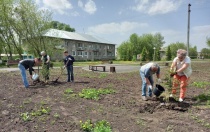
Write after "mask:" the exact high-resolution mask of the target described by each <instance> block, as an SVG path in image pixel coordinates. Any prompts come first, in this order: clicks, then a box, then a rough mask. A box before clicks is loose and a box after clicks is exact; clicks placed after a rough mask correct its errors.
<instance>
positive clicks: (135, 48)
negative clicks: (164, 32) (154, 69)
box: [118, 33, 165, 60]
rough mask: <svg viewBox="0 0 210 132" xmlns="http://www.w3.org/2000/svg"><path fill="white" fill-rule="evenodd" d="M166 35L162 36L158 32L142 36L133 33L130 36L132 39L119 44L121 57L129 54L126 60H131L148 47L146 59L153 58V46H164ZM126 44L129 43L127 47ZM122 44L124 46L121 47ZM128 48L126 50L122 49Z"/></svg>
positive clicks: (158, 47) (157, 47)
mask: <svg viewBox="0 0 210 132" xmlns="http://www.w3.org/2000/svg"><path fill="white" fill-rule="evenodd" d="M163 39H164V37H162V36H161V34H160V33H157V34H155V35H152V34H143V35H142V36H138V35H137V34H135V33H134V34H132V35H131V36H130V39H129V40H128V41H126V42H123V43H122V44H121V45H120V46H119V48H118V49H119V50H120V51H119V52H118V53H119V56H120V59H121V60H123V59H124V57H123V58H122V56H127V59H126V60H131V59H132V57H133V56H137V55H138V54H139V53H141V52H142V50H143V48H142V47H145V48H146V54H145V55H146V60H153V53H154V50H153V48H154V47H155V48H156V49H160V47H162V46H163V44H164V43H165V42H164V41H163ZM125 44H126V45H127V46H126V48H125ZM121 46H122V48H121ZM122 50H126V51H122Z"/></svg>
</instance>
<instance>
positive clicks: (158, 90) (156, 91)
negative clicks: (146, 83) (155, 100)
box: [153, 84, 165, 97]
mask: <svg viewBox="0 0 210 132" xmlns="http://www.w3.org/2000/svg"><path fill="white" fill-rule="evenodd" d="M164 91H165V89H164V87H162V86H161V85H159V84H156V87H155V88H154V90H153V93H154V95H156V97H158V96H160V94H161V93H162V92H164Z"/></svg>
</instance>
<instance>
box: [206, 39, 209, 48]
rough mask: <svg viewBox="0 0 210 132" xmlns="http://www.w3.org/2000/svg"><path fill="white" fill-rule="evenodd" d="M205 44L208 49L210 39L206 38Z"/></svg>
mask: <svg viewBox="0 0 210 132" xmlns="http://www.w3.org/2000/svg"><path fill="white" fill-rule="evenodd" d="M206 44H207V45H208V46H209V47H210V37H207V38H206Z"/></svg>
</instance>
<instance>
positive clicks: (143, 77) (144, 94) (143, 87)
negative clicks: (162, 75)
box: [140, 71, 154, 96]
mask: <svg viewBox="0 0 210 132" xmlns="http://www.w3.org/2000/svg"><path fill="white" fill-rule="evenodd" d="M140 76H141V79H142V96H146V89H147V83H146V79H145V75H144V73H143V72H141V71H140ZM148 79H149V81H150V83H151V85H152V86H153V83H154V81H153V77H152V76H149V77H148ZM148 95H149V96H152V90H151V89H149V88H148Z"/></svg>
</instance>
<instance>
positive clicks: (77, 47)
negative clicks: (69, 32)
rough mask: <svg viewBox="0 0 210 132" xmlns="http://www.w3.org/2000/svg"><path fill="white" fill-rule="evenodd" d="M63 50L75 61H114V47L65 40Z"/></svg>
mask: <svg viewBox="0 0 210 132" xmlns="http://www.w3.org/2000/svg"><path fill="white" fill-rule="evenodd" d="M64 48H65V49H67V50H68V52H69V54H71V55H72V56H74V58H75V59H76V60H113V59H115V45H114V44H102V43H93V42H84V41H77V40H65V41H64Z"/></svg>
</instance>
